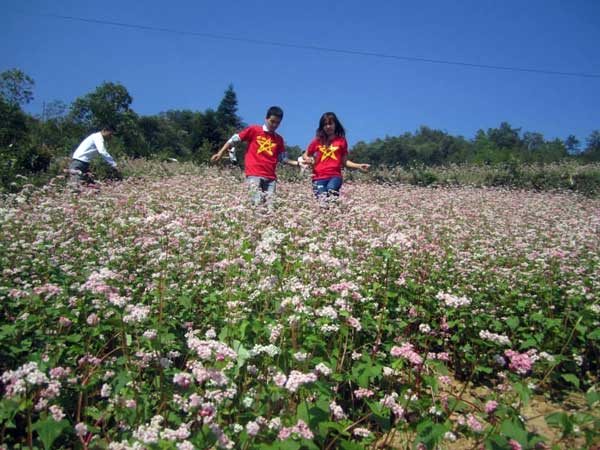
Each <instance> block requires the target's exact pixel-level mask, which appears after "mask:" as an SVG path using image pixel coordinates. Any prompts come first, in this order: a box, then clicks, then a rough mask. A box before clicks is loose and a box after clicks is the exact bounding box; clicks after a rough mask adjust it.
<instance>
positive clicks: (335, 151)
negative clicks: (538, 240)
mask: <svg viewBox="0 0 600 450" xmlns="http://www.w3.org/2000/svg"><path fill="white" fill-rule="evenodd" d="M306 151H307V153H308V155H309V156H313V157H314V158H315V165H314V166H313V177H312V178H313V180H323V179H325V178H334V177H341V176H342V166H343V164H344V160H345V159H346V157H347V156H348V142H346V138H345V137H340V136H336V137H335V138H334V139H333V141H331V143H330V144H329V145H325V144H322V143H321V142H320V141H319V139H318V138H315V139H314V140H313V141H312V142H311V143H310V144H308V148H307V149H306Z"/></svg>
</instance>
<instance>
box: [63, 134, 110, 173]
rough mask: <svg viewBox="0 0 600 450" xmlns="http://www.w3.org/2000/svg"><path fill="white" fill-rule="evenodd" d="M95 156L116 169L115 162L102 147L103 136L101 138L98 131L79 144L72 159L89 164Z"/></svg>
mask: <svg viewBox="0 0 600 450" xmlns="http://www.w3.org/2000/svg"><path fill="white" fill-rule="evenodd" d="M96 155H100V156H102V158H104V160H105V161H106V162H107V163H108V164H110V165H111V166H112V167H117V163H116V161H115V160H114V159H113V157H112V156H110V153H108V151H107V150H106V147H105V146H104V136H102V132H100V131H99V132H97V133H94V134H90V135H89V136H88V137H86V138H85V139H84V140H83V142H82V143H81V144H79V147H77V149H76V150H75V153H73V159H77V160H79V161H83V162H86V163H89V162H90V161H91V160H92V159H93V158H94V157H95V156H96Z"/></svg>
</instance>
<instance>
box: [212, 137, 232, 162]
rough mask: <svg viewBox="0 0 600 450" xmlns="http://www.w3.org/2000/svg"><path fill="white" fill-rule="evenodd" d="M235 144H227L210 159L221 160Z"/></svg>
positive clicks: (229, 142)
mask: <svg viewBox="0 0 600 450" xmlns="http://www.w3.org/2000/svg"><path fill="white" fill-rule="evenodd" d="M233 145H234V144H233V143H232V142H231V141H227V142H225V144H223V147H221V149H220V150H219V151H218V152H217V153H215V154H214V155H212V156H211V157H210V160H211V161H218V160H220V159H221V158H222V157H223V155H224V154H225V152H227V151H229V149H230V148H231V147H232V146H233Z"/></svg>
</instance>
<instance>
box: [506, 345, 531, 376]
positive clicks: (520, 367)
mask: <svg viewBox="0 0 600 450" xmlns="http://www.w3.org/2000/svg"><path fill="white" fill-rule="evenodd" d="M504 355H505V356H506V357H507V358H508V359H509V363H508V368H509V369H510V370H512V371H513V372H516V373H518V374H519V375H525V374H527V372H529V371H530V370H531V366H532V361H531V357H530V356H529V355H528V354H527V353H519V352H515V351H514V350H506V351H505V352H504Z"/></svg>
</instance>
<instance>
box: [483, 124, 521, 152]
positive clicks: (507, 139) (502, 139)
mask: <svg viewBox="0 0 600 450" xmlns="http://www.w3.org/2000/svg"><path fill="white" fill-rule="evenodd" d="M520 131H521V129H520V128H513V127H511V126H510V124H509V123H508V122H502V123H501V124H500V127H498V128H490V129H488V132H487V135H488V138H489V139H490V141H492V142H493V143H494V145H495V146H496V147H498V148H499V149H510V150H512V149H517V148H518V147H520V145H521V139H520V138H519V133H520Z"/></svg>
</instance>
